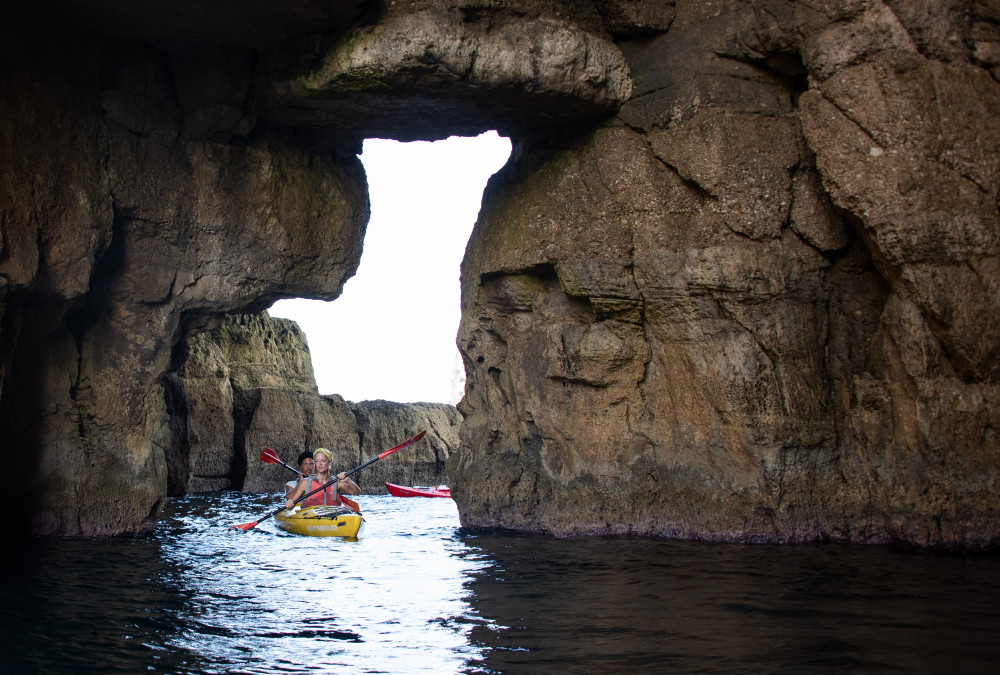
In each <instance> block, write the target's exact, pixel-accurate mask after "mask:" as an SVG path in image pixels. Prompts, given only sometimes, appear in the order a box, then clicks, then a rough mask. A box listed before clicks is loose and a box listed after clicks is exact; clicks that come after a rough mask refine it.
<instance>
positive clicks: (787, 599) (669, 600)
mask: <svg viewBox="0 0 1000 675" xmlns="http://www.w3.org/2000/svg"><path fill="white" fill-rule="evenodd" d="M465 541H466V543H467V544H468V545H469V546H470V547H471V548H474V549H477V550H479V551H480V552H482V553H483V554H484V555H485V556H486V557H487V558H488V559H489V560H491V561H492V564H491V565H490V566H488V567H486V568H483V569H480V570H478V571H476V572H474V573H473V575H472V576H473V578H472V580H471V581H470V583H469V589H470V590H471V591H472V594H471V596H470V601H471V604H472V607H473V610H474V611H475V612H476V614H477V615H479V616H481V617H488V618H489V619H490V621H489V622H488V623H485V622H484V623H483V624H481V625H479V626H477V627H476V628H475V629H474V630H473V631H472V634H471V639H472V641H473V643H474V644H475V645H476V646H477V647H479V648H480V649H481V651H482V653H483V654H484V657H483V659H482V660H480V661H477V662H476V663H475V664H474V666H475V667H476V669H478V670H479V671H481V672H491V673H522V672H575V673H592V672H623V671H626V670H628V671H631V670H632V669H637V671H641V672H649V671H653V672H703V673H704V672H709V673H716V672H717V673H729V672H746V671H751V672H757V671H759V672H787V673H800V672H825V671H830V670H839V669H844V668H851V669H860V670H863V671H865V672H878V671H888V670H901V671H906V672H940V671H943V670H947V669H952V668H956V667H959V669H960V670H962V671H963V672H987V670H988V669H989V670H992V668H993V665H992V664H993V663H994V662H995V661H996V658H997V657H998V656H1000V649H998V647H997V646H996V645H995V644H994V642H993V636H994V635H995V634H996V631H997V629H998V628H1000V614H998V612H997V610H996V607H997V605H996V602H997V600H998V599H1000V592H998V589H997V582H996V576H997V572H998V571H1000V568H998V560H997V559H996V558H995V557H971V558H962V557H950V556H949V557H937V556H926V555H925V556H921V555H914V554H907V553H901V552H898V551H894V550H891V549H884V548H867V547H842V546H816V547H796V548H787V547H765V546H730V545H717V544H697V543H684V542H655V541H637V540H628V539H612V538H588V539H574V540H553V539H548V538H543V537H530V536H516V535H503V534H489V533H483V534H478V535H473V536H468V537H466V539H465Z"/></svg>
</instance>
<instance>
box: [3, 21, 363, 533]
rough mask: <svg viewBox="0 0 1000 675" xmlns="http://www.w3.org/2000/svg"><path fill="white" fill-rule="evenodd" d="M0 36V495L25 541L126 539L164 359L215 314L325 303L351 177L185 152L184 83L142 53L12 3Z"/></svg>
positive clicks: (158, 454)
mask: <svg viewBox="0 0 1000 675" xmlns="http://www.w3.org/2000/svg"><path fill="white" fill-rule="evenodd" d="M0 31H2V38H0V45H2V46H0V49H2V57H0V61H2V63H3V69H4V71H5V73H7V74H6V75H5V76H4V77H5V87H4V89H5V95H4V96H3V97H2V98H3V100H2V101H0V120H2V122H0V128H2V131H0V156H2V157H3V164H2V168H0V195H2V197H0V203H2V205H3V206H2V208H3V214H2V218H0V223H2V228H3V237H2V242H3V244H2V250H0V256H2V257H0V280H2V282H0V321H2V324H0V330H2V340H0V342H2V347H0V351H2V353H0V357H2V358H0V363H2V370H0V381H2V383H3V384H2V387H3V388H2V398H0V420H2V428H0V435H2V439H3V442H2V447H3V452H4V453H5V455H6V456H9V458H10V461H11V467H12V470H11V471H10V472H7V473H5V476H4V482H3V490H2V494H3V495H4V499H6V500H9V501H10V502H11V503H17V504H23V503H25V502H27V501H29V500H30V501H32V502H33V503H35V504H36V505H37V511H36V513H37V517H36V519H35V521H34V522H33V523H31V524H30V528H31V530H32V531H33V532H38V533H43V534H49V533H51V534H56V533H58V534H69V535H104V534H109V535H110V534H122V533H137V532H143V531H146V530H148V529H150V528H151V527H153V526H154V525H155V522H156V516H157V513H158V511H159V509H160V507H161V506H162V504H163V502H164V499H165V497H166V484H167V481H166V479H167V465H166V462H165V458H164V448H165V447H167V446H168V445H169V444H170V442H171V441H170V434H171V430H170V425H169V422H168V414H167V409H166V406H167V404H166V398H165V382H166V379H165V376H166V373H167V372H168V371H170V369H171V355H172V352H173V351H174V348H175V346H176V345H178V344H180V343H181V342H182V341H183V339H184V338H185V337H187V336H189V335H192V334H195V333H197V332H199V331H201V330H204V329H205V328H207V327H209V326H211V325H213V324H214V323H217V322H218V321H219V320H220V319H221V318H222V317H223V316H224V315H225V314H226V313H227V312H239V311H244V310H247V309H254V308H258V309H259V308H261V307H266V306H268V305H269V304H270V302H272V301H273V300H274V299H276V298H279V297H287V296H290V295H298V294H305V295H312V296H316V297H327V298H333V297H336V296H337V295H338V294H339V293H340V290H341V288H342V285H343V282H344V280H345V279H347V278H348V277H349V276H350V275H351V274H353V272H354V270H355V269H356V268H357V264H358V260H359V258H360V254H361V240H362V237H363V234H364V228H365V225H366V223H367V218H368V200H367V193H366V190H365V183H364V173H363V170H362V168H361V165H360V162H359V161H358V160H357V158H356V157H349V158H338V157H335V156H332V155H330V154H329V153H323V154H317V153H313V152H311V151H309V150H308V149H304V148H303V147H301V146H295V145H291V144H289V143H288V142H286V141H284V140H282V139H281V138H278V137H276V136H269V135H260V136H259V137H257V138H255V139H253V140H250V139H240V140H239V142H230V143H223V142H219V140H211V139H209V138H207V137H195V136H194V135H192V134H191V132H190V130H189V129H188V127H187V126H185V111H184V108H183V106H182V104H181V102H180V100H179V99H178V97H177V92H176V87H177V86H178V84H179V83H181V82H183V73H184V72H188V73H190V72H191V70H190V69H188V70H186V71H185V70H184V69H183V68H175V67H174V66H173V65H172V63H171V61H170V58H169V57H168V55H166V54H164V53H163V52H160V51H157V50H156V49H153V48H152V47H151V46H149V45H148V44H143V43H122V42H115V41H110V40H107V39H105V38H102V37H101V36H99V35H96V34H93V33H90V32H88V31H85V30H80V29H78V28H75V27H72V26H68V25H64V24H61V23H59V22H58V21H54V20H51V19H48V18H45V17H44V16H42V15H40V14H36V13H33V12H29V11H27V10H20V9H18V8H13V9H12V11H11V13H10V15H9V16H8V17H7V20H5V21H4V25H3V26H2V28H0ZM208 135H209V136H214V135H215V134H214V132H213V133H212V134H208ZM175 356H176V355H175ZM174 404H176V401H175V402H174Z"/></svg>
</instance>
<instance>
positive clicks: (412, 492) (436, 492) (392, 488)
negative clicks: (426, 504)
mask: <svg viewBox="0 0 1000 675" xmlns="http://www.w3.org/2000/svg"><path fill="white" fill-rule="evenodd" d="M385 487H386V489H387V490H389V494H391V495H392V496H393V497H448V498H451V488H449V487H447V486H445V485H434V486H431V487H406V486H404V485H394V484H392V483H386V484H385Z"/></svg>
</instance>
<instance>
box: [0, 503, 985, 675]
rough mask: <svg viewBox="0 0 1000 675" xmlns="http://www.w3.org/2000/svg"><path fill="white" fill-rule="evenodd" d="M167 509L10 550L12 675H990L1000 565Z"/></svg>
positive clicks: (396, 514)
mask: <svg viewBox="0 0 1000 675" xmlns="http://www.w3.org/2000/svg"><path fill="white" fill-rule="evenodd" d="M278 499H279V497H278V495H277V494H275V495H242V494H239V493H218V494H210V495H199V496H190V497H187V498H184V499H180V500H175V501H172V502H171V503H170V504H169V506H168V508H167V509H166V512H165V514H164V519H163V522H162V524H161V525H160V527H159V528H158V530H157V532H156V533H154V534H153V535H151V536H149V537H145V538H141V539H106V540H72V539H35V540H29V541H26V542H18V543H15V544H12V545H11V546H12V547H13V548H8V552H7V555H6V556H5V560H6V562H5V565H4V566H3V568H2V571H3V575H2V582H0V636H2V643H0V673H178V674H179V673H348V674H349V673H400V674H404V673H630V672H637V673H646V672H656V673H737V672H753V673H756V672H766V673H812V672H816V673H819V672H836V671H841V670H852V671H856V672H870V673H944V672H957V673H977V672H982V673H986V672H996V670H997V668H998V662H1000V647H998V646H997V639H998V636H1000V557H998V556H995V555H947V556H946V555H928V554H916V553H912V552H903V551H899V550H895V549H892V548H884V547H860V546H839V545H810V546H792V547H777V546H756V545H753V546H740V545H723V544H705V543H692V542H674V541H650V540H641V539H623V538H600V537H597V538H581V539H552V538H548V537H542V536H526V535H518V534H511V533H502V532H485V531H466V530H463V529H462V528H461V527H460V525H459V520H458V513H457V509H456V507H455V504H454V502H452V501H451V500H449V499H422V498H413V499H399V498H393V497H388V496H362V497H359V498H358V501H359V502H360V503H361V506H362V508H363V510H364V514H365V518H366V521H367V522H366V529H365V532H364V533H363V536H362V537H361V538H360V539H358V540H357V541H342V540H338V539H331V538H310V537H299V536H294V535H290V534H286V533H283V532H282V531H280V530H278V529H276V528H275V526H274V521H273V519H268V520H265V521H263V522H262V523H261V524H260V525H258V526H257V527H256V528H254V529H253V530H251V531H249V532H243V531H240V530H231V529H228V526H230V525H234V524H237V523H245V522H249V521H253V520H256V519H258V518H260V517H261V516H262V515H264V514H266V513H269V512H270V511H271V510H272V509H274V508H276V505H277V504H278Z"/></svg>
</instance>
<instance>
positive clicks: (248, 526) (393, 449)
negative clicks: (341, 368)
mask: <svg viewBox="0 0 1000 675" xmlns="http://www.w3.org/2000/svg"><path fill="white" fill-rule="evenodd" d="M426 433H427V431H426V430H425V431H421V432H420V433H419V434H417V435H416V436H414V437H413V438H408V439H406V440H405V441H403V442H402V443H400V444H399V445H396V446H394V447H391V448H389V449H388V450H386V451H385V452H383V453H382V454H381V455H377V456H375V457H372V458H371V459H369V460H368V461H367V462H365V463H364V464H361V465H359V466H356V467H354V468H353V469H351V470H350V471H347V472H346V473H345V474H344V475H345V476H350V475H351V474H352V473H355V472H357V471H360V470H361V469H363V468H365V467H366V466H368V465H369V464H371V463H373V462H377V461H378V460H380V459H382V458H383V457H388V456H389V455H391V454H392V453H394V452H396V451H398V450H402V449H403V448H405V447H407V446H409V445H413V444H414V443H416V442H417V441H419V440H420V439H421V438H423V437H424V434H426ZM336 482H337V479H336V478H334V479H333V480H331V481H328V482H327V483H324V484H323V485H320V486H319V487H318V488H316V489H315V490H313V491H312V492H309V493H307V494H304V495H302V496H301V497H299V498H298V499H296V500H295V503H296V504H297V503H299V502H301V501H304V500H305V499H306V498H307V497H311V496H312V495H314V494H316V493H317V492H322V491H323V490H325V489H327V488H328V487H330V486H331V485H333V484H334V483H336ZM284 510H285V507H284V506H282V507H281V508H280V509H276V510H274V511H271V512H270V513H268V514H267V515H265V516H263V517H261V518H259V519H258V520H255V521H253V522H252V523H243V524H242V525H232V526H230V527H229V529H230V530H243V531H244V532H248V531H249V530H252V529H253V528H255V527H257V526H258V525H259V524H261V523H262V522H264V521H265V520H267V519H268V518H270V517H271V516H274V515H276V514H278V513H281V512H282V511H284Z"/></svg>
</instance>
